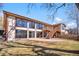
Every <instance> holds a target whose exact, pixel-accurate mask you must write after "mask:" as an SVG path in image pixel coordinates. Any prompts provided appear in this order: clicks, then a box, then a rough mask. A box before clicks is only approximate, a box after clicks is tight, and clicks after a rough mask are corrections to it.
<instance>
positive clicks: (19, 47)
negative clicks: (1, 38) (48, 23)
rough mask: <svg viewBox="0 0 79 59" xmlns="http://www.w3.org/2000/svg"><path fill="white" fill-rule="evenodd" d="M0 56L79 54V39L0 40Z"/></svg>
mask: <svg viewBox="0 0 79 59" xmlns="http://www.w3.org/2000/svg"><path fill="white" fill-rule="evenodd" d="M0 55H1V56H9V55H12V56H79V41H73V40H63V41H57V42H56V41H54V42H46V41H45V42H44V41H34V40H17V41H9V42H0Z"/></svg>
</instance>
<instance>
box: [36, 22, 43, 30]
mask: <svg viewBox="0 0 79 59" xmlns="http://www.w3.org/2000/svg"><path fill="white" fill-rule="evenodd" d="M43 27H44V26H43V25H42V24H38V23H37V24H36V28H37V29H43Z"/></svg>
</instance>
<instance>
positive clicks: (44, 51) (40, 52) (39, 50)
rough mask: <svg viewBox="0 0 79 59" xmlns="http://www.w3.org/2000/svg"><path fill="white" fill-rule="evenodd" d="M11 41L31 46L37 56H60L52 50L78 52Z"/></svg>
mask: <svg viewBox="0 0 79 59" xmlns="http://www.w3.org/2000/svg"><path fill="white" fill-rule="evenodd" d="M13 43H14V44H15V43H16V44H20V45H24V46H25V47H23V48H28V47H30V48H32V51H33V52H34V53H36V54H37V56H60V55H59V54H56V53H55V52H54V51H60V52H66V53H73V54H79V50H63V49H56V48H47V47H43V46H37V45H30V44H23V43H19V42H13ZM5 45H6V44H5ZM6 46H8V47H7V48H11V47H17V48H19V47H20V46H12V45H6ZM27 46H28V47H27ZM21 48H22V47H21ZM6 53H7V52H6ZM9 55H12V54H9ZM16 55H17V56H25V55H26V56H28V55H30V54H29V53H28V54H19V55H18V54H16ZM30 56H33V55H30Z"/></svg>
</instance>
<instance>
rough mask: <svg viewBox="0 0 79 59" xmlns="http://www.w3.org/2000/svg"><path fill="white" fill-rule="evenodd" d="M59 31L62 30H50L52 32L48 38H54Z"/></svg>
mask: <svg viewBox="0 0 79 59" xmlns="http://www.w3.org/2000/svg"><path fill="white" fill-rule="evenodd" d="M57 31H58V32H60V30H57V29H53V30H50V32H48V33H47V35H46V38H53V37H54V35H55V33H56V32H57Z"/></svg>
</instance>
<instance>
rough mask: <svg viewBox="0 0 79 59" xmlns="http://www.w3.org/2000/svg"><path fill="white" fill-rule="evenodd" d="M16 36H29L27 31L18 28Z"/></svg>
mask: <svg viewBox="0 0 79 59" xmlns="http://www.w3.org/2000/svg"><path fill="white" fill-rule="evenodd" d="M16 38H27V31H25V30H16Z"/></svg>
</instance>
